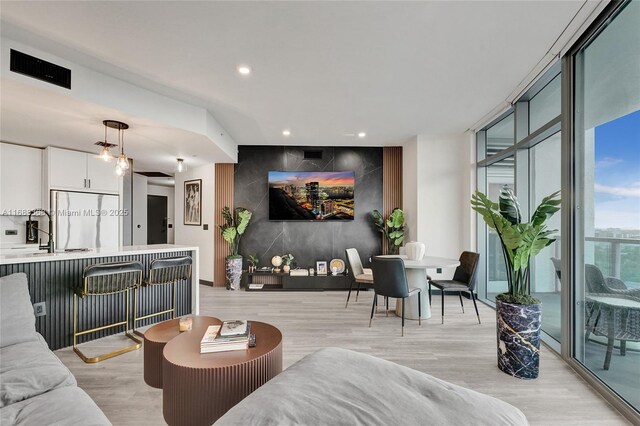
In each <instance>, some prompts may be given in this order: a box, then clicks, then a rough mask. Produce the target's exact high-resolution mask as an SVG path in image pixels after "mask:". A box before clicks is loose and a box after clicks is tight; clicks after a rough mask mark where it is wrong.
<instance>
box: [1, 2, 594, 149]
mask: <svg viewBox="0 0 640 426" xmlns="http://www.w3.org/2000/svg"><path fill="white" fill-rule="evenodd" d="M582 5H583V2H581V1H548V2H547V1H511V2H506V1H496V2H487V1H479V2H183V1H167V2H148V1H140V2H135V1H130V2H104V1H96V2H60V1H52V2H6V1H3V2H2V10H1V17H2V20H3V24H4V25H3V34H5V35H6V32H7V31H10V32H13V34H11V33H10V34H9V35H12V36H14V37H15V36H16V35H19V36H20V38H21V39H25V38H26V36H25V34H30V37H31V40H30V41H31V42H32V43H37V44H38V46H37V47H38V48H40V49H43V50H47V51H48V52H50V53H53V54H57V55H59V56H61V57H65V58H67V59H69V60H73V61H75V62H77V63H80V64H82V65H85V66H88V67H92V68H94V69H99V70H100V71H101V72H104V73H108V74H111V75H114V76H116V77H119V78H121V79H124V80H127V81H130V82H133V83H136V84H138V85H140V86H143V87H146V88H149V89H152V90H155V91H157V92H160V93H163V94H167V95H170V96H172V97H175V98H178V99H180V100H183V101H188V102H190V103H192V104H194V105H198V106H201V107H206V108H207V109H208V110H209V111H210V112H211V113H212V115H213V116H214V117H215V118H216V119H217V120H218V122H220V124H221V125H222V126H223V127H224V128H225V129H226V130H227V132H228V133H229V134H230V135H231V136H232V137H233V138H234V139H235V141H236V142H237V143H238V144H284V143H287V144H299V145H355V144H366V145H383V144H395V143H400V142H403V141H405V140H407V139H409V138H411V137H413V136H415V135H418V134H424V135H436V134H445V133H460V132H464V131H465V130H466V129H468V128H469V127H470V126H471V125H472V124H473V123H475V122H476V121H478V120H480V119H481V118H482V117H483V116H485V115H486V114H487V113H489V112H490V111H491V110H492V109H494V108H495V107H496V106H497V105H499V104H500V103H502V102H504V101H505V99H506V98H507V97H508V95H509V94H510V93H511V92H512V91H513V90H514V88H515V87H517V86H518V84H519V83H521V81H522V79H523V78H524V77H525V76H527V74H528V73H529V72H530V71H531V70H532V69H533V68H534V67H535V66H536V64H537V63H538V61H539V60H540V59H541V58H543V57H544V56H545V54H546V53H547V52H548V50H549V49H550V47H551V46H552V45H553V44H554V42H555V41H556V39H557V38H558V37H559V35H560V34H561V33H562V31H563V29H564V28H565V27H566V26H567V24H568V23H569V22H570V21H571V19H572V18H573V16H574V15H575V14H576V12H577V11H578V10H579V9H580V7H581V6H582ZM19 33H20V34H19ZM241 63H242V64H248V65H250V66H251V67H252V69H253V73H252V75H251V76H249V77H241V76H239V75H238V73H237V72H236V66H237V65H238V64H241ZM2 91H3V96H4V95H5V93H4V92H5V87H4V84H3V88H2ZM29 101H30V102H34V103H37V102H36V100H35V99H30V100H29ZM36 106H37V107H38V108H36V109H37V113H38V114H39V115H40V114H42V115H45V116H46V115H47V114H54V112H53V111H46V110H45V109H46V108H40V107H39V105H36ZM70 108H72V110H71V111H73V108H74V107H73V106H70ZM71 111H68V112H67V115H69V117H68V118H69V119H79V120H82V119H86V118H87V117H86V113H85V111H83V110H77V111H75V112H76V115H75V118H74V116H73V114H70V112H71ZM99 112H100V113H101V114H102V111H99ZM23 113H24V111H23ZM96 115H98V114H96ZM53 117H54V115H52V120H50V121H51V123H50V124H52V125H54V124H55V121H57V119H54V118H53ZM104 117H105V116H104V114H102V115H100V120H101V119H103V118H104ZM109 118H111V117H109ZM20 119H21V117H20V116H9V117H6V116H4V114H3V117H2V121H3V126H4V122H5V120H20ZM28 126H29V123H23V124H22V125H21V126H16V134H15V135H12V137H15V138H19V137H20V135H19V132H20V131H21V129H20V127H22V128H27V127H28ZM284 128H289V129H291V131H292V135H291V136H290V137H289V138H285V137H283V136H282V130H283V129H284ZM163 130H166V129H163ZM358 131H365V132H366V133H367V137H366V139H362V140H361V139H358V138H356V137H354V136H345V134H353V133H357V132H358ZM158 133H159V134H158V137H159V138H161V139H162V138H165V142H164V143H174V142H172V141H170V140H167V139H166V138H167V135H165V134H164V131H163V132H158ZM43 135H46V132H43ZM66 136H69V137H71V135H65V137H66ZM174 136H175V135H174ZM83 137H84V138H85V139H84V140H85V141H86V138H95V139H96V140H97V139H98V138H100V134H99V132H96V129H95V128H89V127H87V128H86V129H85V134H84V135H83ZM135 137H136V135H135V132H134V131H133V130H132V131H131V136H130V137H129V140H130V141H131V143H130V144H129V146H130V147H131V148H130V149H131V150H133V149H134V145H135V144H136V142H135ZM173 141H175V139H173ZM85 143H86V142H85ZM140 144H141V145H142V144H144V141H142V140H141V141H140ZM196 145H197V144H195V145H194V146H196ZM191 149H194V147H191V146H185V148H184V150H185V151H189V152H190V150H191ZM185 156H187V157H188V154H185ZM205 159H206V158H205Z"/></svg>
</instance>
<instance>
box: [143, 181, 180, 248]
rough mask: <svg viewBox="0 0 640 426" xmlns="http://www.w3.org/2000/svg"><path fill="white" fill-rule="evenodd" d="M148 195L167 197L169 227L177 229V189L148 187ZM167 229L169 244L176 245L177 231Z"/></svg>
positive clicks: (158, 186) (171, 187) (157, 186)
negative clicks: (175, 235)
mask: <svg viewBox="0 0 640 426" xmlns="http://www.w3.org/2000/svg"><path fill="white" fill-rule="evenodd" d="M147 194H148V195H163V196H165V197H167V227H168V226H169V225H172V226H173V227H175V220H174V218H175V214H176V212H175V209H176V207H175V206H176V203H175V188H174V187H173V186H161V185H151V184H149V185H147ZM173 227H172V228H167V244H174V242H175V237H174V234H175V232H174V231H175V229H174V228H173Z"/></svg>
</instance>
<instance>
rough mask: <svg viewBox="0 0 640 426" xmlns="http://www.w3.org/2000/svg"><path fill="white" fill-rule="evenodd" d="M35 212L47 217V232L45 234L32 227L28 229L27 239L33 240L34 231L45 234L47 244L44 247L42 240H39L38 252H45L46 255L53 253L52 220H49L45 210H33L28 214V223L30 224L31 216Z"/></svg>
mask: <svg viewBox="0 0 640 426" xmlns="http://www.w3.org/2000/svg"><path fill="white" fill-rule="evenodd" d="M37 212H42V213H44V214H46V215H47V217H48V218H49V232H45V231H44V230H42V229H40V228H36V227H35V226H34V227H29V237H30V238H35V235H34V233H35V231H40V232H44V233H45V234H47V235H48V236H49V242H48V243H47V244H46V245H42V238H41V239H40V244H39V247H38V248H39V249H40V250H47V253H53V252H54V250H53V220H51V214H49V212H48V211H46V210H45V209H35V210H31V211H30V212H29V222H31V216H32V215H33V214H34V213H37Z"/></svg>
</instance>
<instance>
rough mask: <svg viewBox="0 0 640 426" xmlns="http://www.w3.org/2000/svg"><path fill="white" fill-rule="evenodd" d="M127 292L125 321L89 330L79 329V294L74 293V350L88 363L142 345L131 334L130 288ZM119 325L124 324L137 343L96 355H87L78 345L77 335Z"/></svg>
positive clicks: (129, 335) (129, 336)
mask: <svg viewBox="0 0 640 426" xmlns="http://www.w3.org/2000/svg"><path fill="white" fill-rule="evenodd" d="M125 292H126V294H125V299H126V303H125V318H124V321H119V322H115V323H111V324H107V325H104V326H101V327H95V328H90V329H87V330H83V331H78V296H77V295H76V294H75V293H74V294H73V351H74V352H75V353H76V354H78V356H79V357H80V358H81V359H82V360H83V361H84V362H86V363H96V362H100V361H104V360H105V359H109V358H113V357H115V356H118V355H122V354H124V353H127V352H131V351H133V350H136V349H139V348H140V347H141V346H142V341H140V340H139V339H137V338H136V337H134V336H133V335H131V334H130V333H129V309H130V304H129V289H126V290H125ZM119 326H124V334H125V336H127V337H128V338H129V339H131V340H133V341H134V342H135V343H134V344H133V345H130V346H127V347H124V348H121V349H118V350H115V351H112V352H108V353H105V354H101V355H97V356H94V357H89V356H87V355H85V354H84V353H83V352H82V351H81V350H80V348H78V345H77V337H78V336H82V335H85V334H89V333H94V332H96V331H100V330H105V329H107V328H113V327H119Z"/></svg>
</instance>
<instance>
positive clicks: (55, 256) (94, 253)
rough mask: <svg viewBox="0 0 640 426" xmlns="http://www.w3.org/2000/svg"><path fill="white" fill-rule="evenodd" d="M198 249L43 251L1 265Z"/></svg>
mask: <svg viewBox="0 0 640 426" xmlns="http://www.w3.org/2000/svg"><path fill="white" fill-rule="evenodd" d="M197 250H198V247H193V246H181V245H175V244H153V245H141V246H123V247H103V248H98V249H89V251H76V252H64V251H61V252H56V253H47V252H46V250H42V251H41V252H39V253H24V252H22V253H15V254H7V255H2V256H0V263H1V264H15V263H32V262H56V261H59V260H67V259H90V258H94V257H107V256H131V255H136V254H147V253H167V252H174V251H197Z"/></svg>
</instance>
